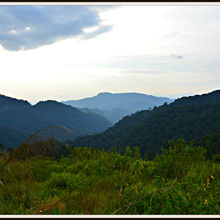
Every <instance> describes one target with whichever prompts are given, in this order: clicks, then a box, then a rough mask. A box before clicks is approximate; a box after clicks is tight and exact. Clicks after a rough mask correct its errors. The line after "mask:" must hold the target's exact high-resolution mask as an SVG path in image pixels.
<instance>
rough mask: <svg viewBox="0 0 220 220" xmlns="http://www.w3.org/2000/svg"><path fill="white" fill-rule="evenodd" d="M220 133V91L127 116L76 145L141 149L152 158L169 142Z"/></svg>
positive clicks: (80, 139) (80, 138)
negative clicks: (134, 147) (137, 147)
mask: <svg viewBox="0 0 220 220" xmlns="http://www.w3.org/2000/svg"><path fill="white" fill-rule="evenodd" d="M219 132H220V90H218V91H214V92H212V93H208V94H204V95H201V96H191V97H184V98H181V99H178V100H176V101H174V102H173V103H171V104H169V105H168V104H164V105H163V106H160V107H155V108H154V109H153V110H145V111H140V112H137V113H135V114H132V115H131V116H126V117H124V118H123V119H122V120H120V121H119V122H118V123H116V124H115V125H114V126H113V127H111V128H109V129H107V130H106V131H104V132H102V133H100V134H96V135H88V136H85V137H78V138H76V139H75V140H74V141H73V142H71V144H73V145H74V146H89V147H103V148H105V149H107V150H108V149H110V148H111V147H112V146H117V148H118V149H119V151H121V152H124V150H125V147H126V146H127V145H130V146H139V147H140V150H141V152H142V153H144V152H147V153H148V154H149V156H150V157H153V155H155V153H156V152H160V148H161V146H165V147H166V146H167V143H168V140H170V139H172V140H176V139H179V138H184V139H186V140H192V139H198V138H201V137H202V136H205V135H208V134H215V133H219Z"/></svg>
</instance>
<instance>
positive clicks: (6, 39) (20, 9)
mask: <svg viewBox="0 0 220 220" xmlns="http://www.w3.org/2000/svg"><path fill="white" fill-rule="evenodd" d="M0 27H1V29H0V44H1V45H2V46H3V47H4V48H5V49H7V50H12V51H16V50H28V49H33V48H37V47H40V46H43V45H46V44H51V43H54V42H56V41H58V40H62V39H66V38H70V37H74V36H81V35H82V38H83V39H89V38H91V37H95V36H97V35H99V34H101V33H104V32H107V31H109V30H111V27H110V26H105V25H102V24H101V20H100V17H99V13H98V11H97V10H93V9H92V7H88V6H78V5H75V6H72V5H71V6H69V5H68V6H57V5H56V6H48V5H47V6H40V5H26V6H25V5H17V6H16V5H11V6H6V5H1V6H0ZM89 27H97V29H96V30H95V31H93V32H90V33H84V31H83V29H84V28H89Z"/></svg>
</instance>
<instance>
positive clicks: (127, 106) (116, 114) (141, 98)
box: [62, 92, 173, 123]
mask: <svg viewBox="0 0 220 220" xmlns="http://www.w3.org/2000/svg"><path fill="white" fill-rule="evenodd" d="M172 101H173V99H170V98H167V97H156V96H152V95H146V94H142V93H109V92H104V93H99V94H98V95H96V96H93V97H90V98H84V99H79V100H68V101H63V102H62V103H64V104H67V105H71V106H73V107H76V108H79V109H80V110H81V111H83V112H86V113H88V112H93V113H96V114H98V115H101V116H103V117H105V118H106V119H108V120H109V121H110V122H112V123H116V122H117V121H119V120H120V119H122V118H123V117H124V116H126V115H129V114H132V113H134V112H136V111H140V110H146V109H149V108H153V107H154V106H159V105H162V104H163V103H164V102H167V103H170V102H172Z"/></svg>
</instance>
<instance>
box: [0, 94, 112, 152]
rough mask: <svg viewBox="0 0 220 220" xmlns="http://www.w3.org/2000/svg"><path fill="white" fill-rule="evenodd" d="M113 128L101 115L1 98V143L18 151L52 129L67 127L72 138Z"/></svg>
mask: <svg viewBox="0 0 220 220" xmlns="http://www.w3.org/2000/svg"><path fill="white" fill-rule="evenodd" d="M111 125H112V124H111V123H110V122H109V121H108V120H106V119H105V118H103V117H102V116H100V115H96V114H94V113H85V112H82V111H80V110H78V109H76V108H74V107H72V106H68V105H65V104H62V103H60V102H57V101H53V100H48V101H40V102H38V103H37V104H36V105H33V106H32V105H31V104H30V103H29V102H27V101H24V100H18V99H15V98H11V97H7V96H4V95H0V137H2V138H1V140H0V142H1V143H2V144H3V145H5V146H6V147H12V148H14V147H16V146H17V145H18V144H20V143H21V141H23V140H24V139H25V138H27V137H28V136H30V135H32V134H33V133H35V132H37V131H38V130H40V129H42V128H45V127H48V126H63V127H66V128H67V129H70V130H71V131H72V134H73V135H72V136H73V137H76V136H79V135H86V134H94V133H98V132H101V131H104V130H105V129H106V128H108V127H109V126H111Z"/></svg>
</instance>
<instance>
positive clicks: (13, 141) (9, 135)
mask: <svg viewBox="0 0 220 220" xmlns="http://www.w3.org/2000/svg"><path fill="white" fill-rule="evenodd" d="M29 135H30V134H28V133H24V132H21V131H17V130H15V129H10V128H7V127H0V143H1V144H3V145H4V146H5V147H7V148H14V147H15V146H18V145H19V144H20V143H21V142H22V141H24V140H25V139H26V138H27V137H28V136H29Z"/></svg>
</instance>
